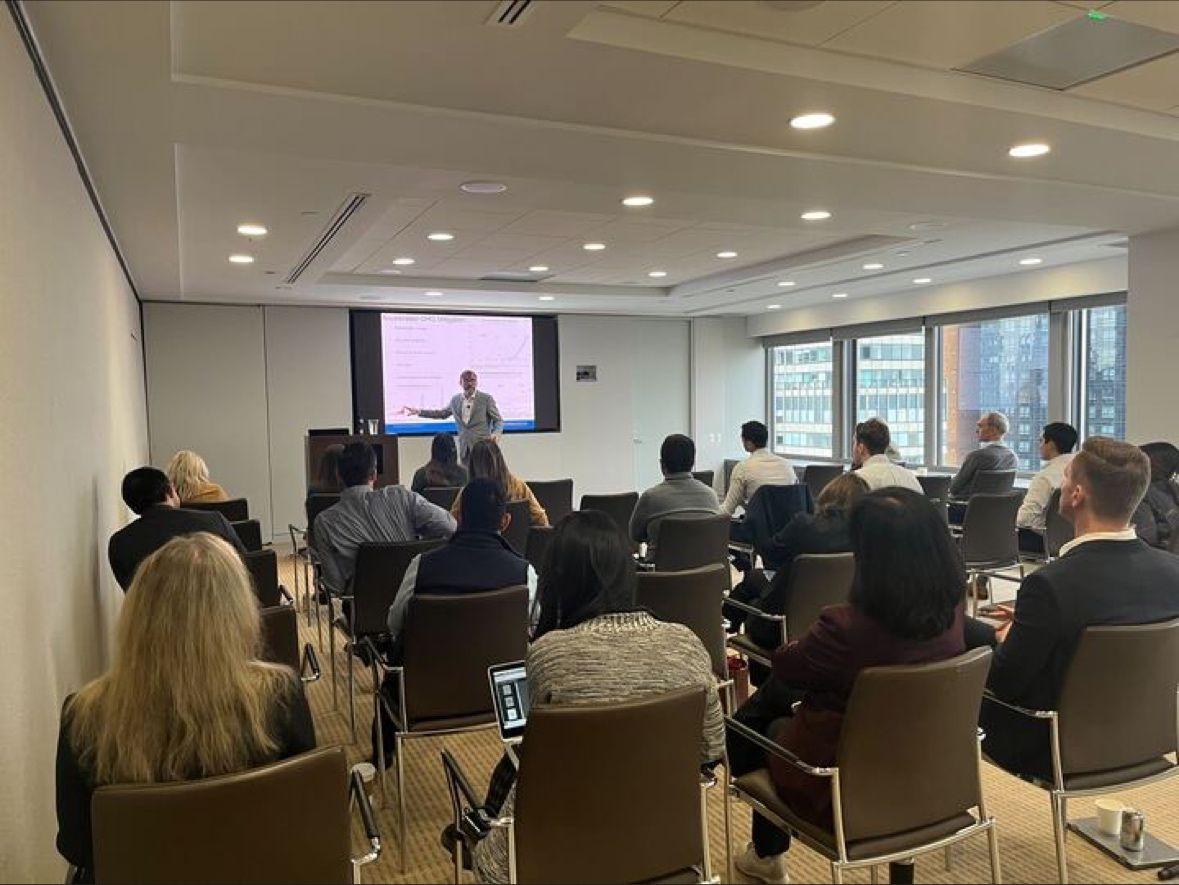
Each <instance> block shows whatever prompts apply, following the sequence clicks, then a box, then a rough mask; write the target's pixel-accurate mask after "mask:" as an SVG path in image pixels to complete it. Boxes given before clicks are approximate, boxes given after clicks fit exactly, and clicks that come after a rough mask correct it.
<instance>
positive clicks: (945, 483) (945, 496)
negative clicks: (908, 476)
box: [917, 473, 954, 501]
mask: <svg viewBox="0 0 1179 885" xmlns="http://www.w3.org/2000/svg"><path fill="white" fill-rule="evenodd" d="M953 480H954V477H952V476H950V474H948V473H929V474H926V475H925V476H918V477H917V482H919V483H920V484H921V491H923V492H924V493H925V497H927V498H929V499H930V500H931V501H948V500H949V498H950V483H951V482H953Z"/></svg>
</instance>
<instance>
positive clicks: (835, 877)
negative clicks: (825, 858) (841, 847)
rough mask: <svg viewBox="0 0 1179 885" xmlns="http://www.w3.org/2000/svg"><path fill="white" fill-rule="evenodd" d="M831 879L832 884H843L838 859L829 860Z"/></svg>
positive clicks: (841, 870)
mask: <svg viewBox="0 0 1179 885" xmlns="http://www.w3.org/2000/svg"><path fill="white" fill-rule="evenodd" d="M831 881H832V882H833V883H834V885H843V867H842V866H840V864H839V862H838V861H835V860H833V861H831Z"/></svg>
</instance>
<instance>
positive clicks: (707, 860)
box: [700, 784, 713, 882]
mask: <svg viewBox="0 0 1179 885" xmlns="http://www.w3.org/2000/svg"><path fill="white" fill-rule="evenodd" d="M700 840H701V842H702V843H703V848H704V881H705V882H711V881H713V878H712V845H710V844H709V839H708V787H707V786H705V785H704V784H701V785H700Z"/></svg>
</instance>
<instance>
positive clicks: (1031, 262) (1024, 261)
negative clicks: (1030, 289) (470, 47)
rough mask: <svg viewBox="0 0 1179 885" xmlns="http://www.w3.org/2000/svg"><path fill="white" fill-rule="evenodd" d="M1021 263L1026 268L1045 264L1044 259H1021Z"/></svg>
mask: <svg viewBox="0 0 1179 885" xmlns="http://www.w3.org/2000/svg"><path fill="white" fill-rule="evenodd" d="M1019 263H1020V264H1022V265H1023V266H1024V267H1032V266H1034V265H1037V264H1043V263H1044V259H1043V258H1021V259H1019Z"/></svg>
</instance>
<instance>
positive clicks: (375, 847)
mask: <svg viewBox="0 0 1179 885" xmlns="http://www.w3.org/2000/svg"><path fill="white" fill-rule="evenodd" d="M349 788H350V791H351V793H352V798H353V799H355V800H356V805H357V807H358V808H359V809H360V820H361V822H362V823H363V824H364V835H365V838H367V839H368V845H369V850H368V853H367V854H363V855H361V856H360V857H354V858H352V863H353V865H354V866H357V867H362V866H365V865H366V864H370V863H372V862H373V861H374V860H376V859H377V858H378V857H380V856H381V831H380V830H378V829H377V821H376V818H375V817H374V816H373V806H372V802H370V801H369V798H368V793H366V792H365V790H364V778H363V777H361V775H360V772H359V771H357V770H356V769H353V770H352V773H351V775H350V777H349Z"/></svg>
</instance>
